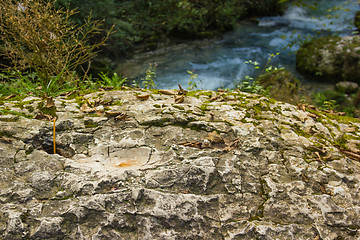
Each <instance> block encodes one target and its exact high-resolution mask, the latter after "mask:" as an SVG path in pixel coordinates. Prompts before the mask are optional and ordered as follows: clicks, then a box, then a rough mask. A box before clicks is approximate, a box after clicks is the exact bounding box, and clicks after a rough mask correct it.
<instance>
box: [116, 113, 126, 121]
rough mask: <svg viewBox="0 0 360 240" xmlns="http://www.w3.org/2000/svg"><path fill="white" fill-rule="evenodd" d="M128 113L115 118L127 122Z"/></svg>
mask: <svg viewBox="0 0 360 240" xmlns="http://www.w3.org/2000/svg"><path fill="white" fill-rule="evenodd" d="M126 116H127V114H126V113H121V114H119V115H118V116H116V117H115V120H126Z"/></svg>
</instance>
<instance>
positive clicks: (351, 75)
mask: <svg viewBox="0 0 360 240" xmlns="http://www.w3.org/2000/svg"><path fill="white" fill-rule="evenodd" d="M296 68H297V70H298V71H299V72H301V73H304V74H307V75H310V76H312V77H314V78H317V79H319V80H323V81H327V82H329V81H332V82H339V81H352V82H357V83H360V77H359V76H360V36H359V35H357V36H347V37H337V36H336V37H321V38H318V39H314V40H312V41H310V42H308V43H306V44H304V45H303V46H302V47H301V48H300V49H299V51H298V53H297V55H296Z"/></svg>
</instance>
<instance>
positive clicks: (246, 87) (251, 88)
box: [237, 53, 284, 96]
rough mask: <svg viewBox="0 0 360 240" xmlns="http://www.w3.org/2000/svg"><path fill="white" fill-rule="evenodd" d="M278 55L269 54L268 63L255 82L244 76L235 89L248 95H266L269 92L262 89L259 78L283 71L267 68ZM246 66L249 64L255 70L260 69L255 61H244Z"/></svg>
mask: <svg viewBox="0 0 360 240" xmlns="http://www.w3.org/2000/svg"><path fill="white" fill-rule="evenodd" d="M278 55H279V53H275V54H269V58H268V61H267V62H266V64H265V66H264V68H263V69H262V70H261V72H260V74H259V77H257V78H256V79H255V80H254V78H252V77H250V76H245V78H244V79H241V80H240V81H239V82H240V83H239V84H237V88H238V89H239V90H240V91H242V92H249V93H257V94H261V95H265V96H266V95H268V94H269V91H268V89H266V88H264V87H263V86H262V84H261V81H260V79H261V76H262V75H264V74H265V73H268V74H271V73H273V72H276V71H279V70H283V69H284V68H282V67H281V68H278V67H274V66H269V64H270V62H271V60H272V59H274V58H275V57H276V56H278ZM245 63H246V64H251V65H253V66H254V69H255V70H258V69H260V66H259V63H258V62H257V61H252V60H248V61H245Z"/></svg>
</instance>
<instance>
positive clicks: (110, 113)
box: [105, 111, 122, 117]
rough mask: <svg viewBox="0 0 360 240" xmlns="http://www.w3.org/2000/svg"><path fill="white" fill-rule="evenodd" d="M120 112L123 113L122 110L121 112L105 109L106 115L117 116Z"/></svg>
mask: <svg viewBox="0 0 360 240" xmlns="http://www.w3.org/2000/svg"><path fill="white" fill-rule="evenodd" d="M120 114H122V112H120V111H105V116H106V117H116V116H118V115H120Z"/></svg>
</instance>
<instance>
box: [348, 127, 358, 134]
mask: <svg viewBox="0 0 360 240" xmlns="http://www.w3.org/2000/svg"><path fill="white" fill-rule="evenodd" d="M345 131H346V132H350V133H352V132H355V131H356V129H355V128H354V127H349V128H346V129H345Z"/></svg>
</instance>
